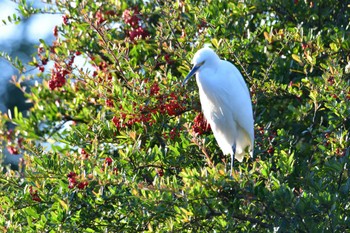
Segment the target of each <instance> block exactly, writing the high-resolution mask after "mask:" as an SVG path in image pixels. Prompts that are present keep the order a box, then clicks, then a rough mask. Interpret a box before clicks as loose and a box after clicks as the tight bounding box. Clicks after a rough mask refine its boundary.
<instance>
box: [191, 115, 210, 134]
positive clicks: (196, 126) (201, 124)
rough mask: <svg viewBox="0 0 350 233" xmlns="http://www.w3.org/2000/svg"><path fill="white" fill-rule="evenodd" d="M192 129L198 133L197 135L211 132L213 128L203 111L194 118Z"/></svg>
mask: <svg viewBox="0 0 350 233" xmlns="http://www.w3.org/2000/svg"><path fill="white" fill-rule="evenodd" d="M192 130H193V131H194V132H195V133H196V134H197V135H202V134H204V133H208V132H210V130H211V128H210V125H209V124H208V122H207V121H206V119H205V118H204V116H203V113H199V114H198V115H197V116H196V117H195V118H194V123H193V125H192Z"/></svg>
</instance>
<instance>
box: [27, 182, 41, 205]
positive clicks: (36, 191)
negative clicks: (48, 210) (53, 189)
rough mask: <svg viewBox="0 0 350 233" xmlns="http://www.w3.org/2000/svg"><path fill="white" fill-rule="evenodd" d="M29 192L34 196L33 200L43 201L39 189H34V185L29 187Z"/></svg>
mask: <svg viewBox="0 0 350 233" xmlns="http://www.w3.org/2000/svg"><path fill="white" fill-rule="evenodd" d="M29 194H30V196H31V197H32V200H33V201H36V202H41V198H40V197H39V195H38V190H34V189H33V186H30V187H29Z"/></svg>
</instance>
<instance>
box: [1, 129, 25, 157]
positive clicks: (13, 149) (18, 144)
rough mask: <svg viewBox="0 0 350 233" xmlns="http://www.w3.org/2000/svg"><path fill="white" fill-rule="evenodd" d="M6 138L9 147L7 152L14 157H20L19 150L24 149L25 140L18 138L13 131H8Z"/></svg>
mask: <svg viewBox="0 0 350 233" xmlns="http://www.w3.org/2000/svg"><path fill="white" fill-rule="evenodd" d="M5 136H6V138H7V143H8V146H7V147H6V149H7V151H8V152H9V153H10V154H12V155H18V154H19V149H20V148H22V141H23V138H16V136H15V133H14V131H13V130H12V129H10V130H8V131H7V132H6V135H5ZM14 144H15V145H14Z"/></svg>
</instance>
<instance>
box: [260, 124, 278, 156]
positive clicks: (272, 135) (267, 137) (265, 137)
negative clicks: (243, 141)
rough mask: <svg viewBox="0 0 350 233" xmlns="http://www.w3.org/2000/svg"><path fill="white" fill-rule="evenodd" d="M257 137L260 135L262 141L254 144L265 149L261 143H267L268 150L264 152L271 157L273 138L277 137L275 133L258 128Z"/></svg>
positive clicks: (273, 150) (262, 127)
mask: <svg viewBox="0 0 350 233" xmlns="http://www.w3.org/2000/svg"><path fill="white" fill-rule="evenodd" d="M267 134H268V135H267ZM257 135H260V137H261V140H262V141H257V142H256V144H257V145H258V146H259V147H261V148H267V146H266V145H263V143H262V142H264V141H267V143H268V148H267V150H266V152H267V153H268V154H270V155H272V154H273V153H274V152H275V147H274V145H275V137H276V136H277V133H276V131H273V130H270V131H268V130H267V129H265V128H264V126H260V127H259V128H258V132H257Z"/></svg>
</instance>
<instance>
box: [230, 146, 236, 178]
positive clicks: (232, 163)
mask: <svg viewBox="0 0 350 233" xmlns="http://www.w3.org/2000/svg"><path fill="white" fill-rule="evenodd" d="M235 153H236V145H233V146H232V154H231V170H230V176H232V171H233V165H234V162H235Z"/></svg>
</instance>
